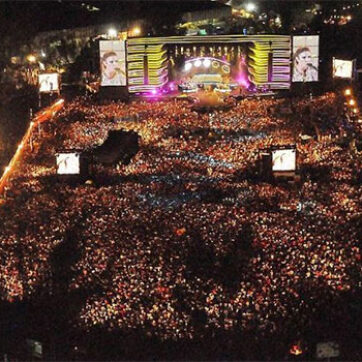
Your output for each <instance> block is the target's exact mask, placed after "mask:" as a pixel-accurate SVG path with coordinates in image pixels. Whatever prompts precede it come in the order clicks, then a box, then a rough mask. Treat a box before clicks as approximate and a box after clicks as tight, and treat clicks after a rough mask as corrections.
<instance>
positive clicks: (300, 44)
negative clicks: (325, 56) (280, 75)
mask: <svg viewBox="0 0 362 362" xmlns="http://www.w3.org/2000/svg"><path fill="white" fill-rule="evenodd" d="M318 68H319V35H307V36H293V78H292V81H293V82H316V81H318Z"/></svg>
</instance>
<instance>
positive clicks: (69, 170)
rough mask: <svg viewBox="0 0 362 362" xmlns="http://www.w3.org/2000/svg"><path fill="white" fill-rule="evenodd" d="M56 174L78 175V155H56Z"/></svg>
mask: <svg viewBox="0 0 362 362" xmlns="http://www.w3.org/2000/svg"><path fill="white" fill-rule="evenodd" d="M56 158H57V174H58V175H79V173H80V158H79V154H78V153H69V152H67V153H61V152H60V153H58V154H57V155H56Z"/></svg>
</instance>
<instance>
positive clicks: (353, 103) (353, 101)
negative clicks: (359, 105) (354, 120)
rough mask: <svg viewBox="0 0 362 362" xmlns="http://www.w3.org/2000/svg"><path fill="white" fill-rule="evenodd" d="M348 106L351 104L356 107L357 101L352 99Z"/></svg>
mask: <svg viewBox="0 0 362 362" xmlns="http://www.w3.org/2000/svg"><path fill="white" fill-rule="evenodd" d="M348 104H349V105H350V106H354V105H355V104H356V101H355V100H354V99H350V100H349V102H348Z"/></svg>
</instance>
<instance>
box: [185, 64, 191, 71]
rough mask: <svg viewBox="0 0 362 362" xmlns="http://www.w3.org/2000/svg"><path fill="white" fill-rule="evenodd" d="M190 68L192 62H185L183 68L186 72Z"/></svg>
mask: <svg viewBox="0 0 362 362" xmlns="http://www.w3.org/2000/svg"><path fill="white" fill-rule="evenodd" d="M191 68H192V63H186V64H185V70H186V72H187V71H189V70H190V69H191Z"/></svg>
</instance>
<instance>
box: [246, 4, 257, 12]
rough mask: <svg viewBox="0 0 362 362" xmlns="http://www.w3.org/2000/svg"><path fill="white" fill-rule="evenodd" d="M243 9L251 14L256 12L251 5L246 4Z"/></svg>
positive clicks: (254, 7) (253, 5) (254, 6)
mask: <svg viewBox="0 0 362 362" xmlns="http://www.w3.org/2000/svg"><path fill="white" fill-rule="evenodd" d="M245 9H246V11H248V12H249V13H251V12H253V11H255V10H256V5H255V4H253V3H248V4H246V6H245Z"/></svg>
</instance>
